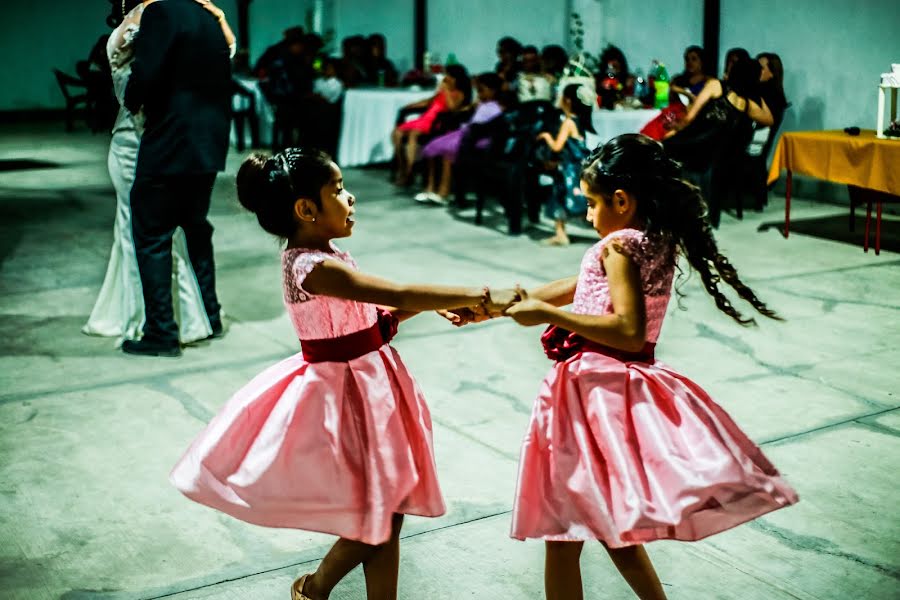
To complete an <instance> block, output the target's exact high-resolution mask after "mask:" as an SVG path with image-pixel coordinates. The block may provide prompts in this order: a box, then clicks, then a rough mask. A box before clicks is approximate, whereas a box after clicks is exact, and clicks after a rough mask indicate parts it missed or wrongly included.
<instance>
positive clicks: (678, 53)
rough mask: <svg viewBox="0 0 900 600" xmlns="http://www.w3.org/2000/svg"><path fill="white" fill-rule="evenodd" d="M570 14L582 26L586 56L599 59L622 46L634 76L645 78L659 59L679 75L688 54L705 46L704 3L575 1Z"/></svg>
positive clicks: (676, 0) (690, 0) (682, 0)
mask: <svg viewBox="0 0 900 600" xmlns="http://www.w3.org/2000/svg"><path fill="white" fill-rule="evenodd" d="M572 10H573V11H575V12H578V13H579V14H580V15H581V18H582V21H584V25H585V36H584V50H585V51H586V52H589V53H591V54H593V55H595V56H596V55H598V54H600V53H601V52H602V51H603V48H604V47H605V46H606V45H607V44H613V45H615V46H618V47H619V48H621V49H622V52H624V53H625V58H627V59H628V67H629V69H630V70H631V71H632V72H635V71H637V70H638V69H641V70H643V72H644V74H646V73H647V70H648V68H649V67H650V62H651V61H652V60H654V59H659V60H661V61H662V62H663V63H664V64H665V65H666V67H667V68H668V70H669V73H670V74H671V75H675V74H676V73H680V72H681V71H682V69H683V68H684V59H683V58H682V55H683V54H684V49H685V48H686V47H688V46H691V45H694V44H696V45H698V46H702V45H703V0H642V1H635V0H573V1H572ZM567 31H568V27H567Z"/></svg>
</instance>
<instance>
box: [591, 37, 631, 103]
mask: <svg viewBox="0 0 900 600" xmlns="http://www.w3.org/2000/svg"><path fill="white" fill-rule="evenodd" d="M600 69H601V73H600V75H603V74H604V73H603V69H606V70H607V71H608V72H612V73H614V74H615V76H616V80H617V81H618V82H619V83H620V84H622V93H623V94H624V95H626V96H628V95H630V94H631V93H633V92H634V76H633V75H632V74H631V73H630V72H629V71H628V60H627V59H626V58H625V53H624V52H622V50H621V49H620V48H618V47H617V46H613V45H612V44H610V45H608V46H607V47H606V48H604V49H603V53H602V54H600ZM597 89H598V90H599V89H600V87H599V86H598V87H597Z"/></svg>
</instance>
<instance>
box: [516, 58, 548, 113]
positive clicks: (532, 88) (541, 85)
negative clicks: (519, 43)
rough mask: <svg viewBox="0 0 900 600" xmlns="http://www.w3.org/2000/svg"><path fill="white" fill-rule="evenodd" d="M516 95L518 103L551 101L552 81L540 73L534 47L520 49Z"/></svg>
mask: <svg viewBox="0 0 900 600" xmlns="http://www.w3.org/2000/svg"><path fill="white" fill-rule="evenodd" d="M516 95H517V97H518V99H519V102H530V101H532V100H552V99H553V80H552V78H551V77H550V76H548V75H547V74H546V73H544V72H542V69H541V58H540V56H538V50H537V48H535V47H534V46H525V47H524V48H523V49H522V61H521V70H520V71H519V74H518V76H517V77H516Z"/></svg>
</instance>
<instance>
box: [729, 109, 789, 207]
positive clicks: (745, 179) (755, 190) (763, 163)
mask: <svg viewBox="0 0 900 600" xmlns="http://www.w3.org/2000/svg"><path fill="white" fill-rule="evenodd" d="M790 106H791V104H790V103H788V104H787V106H786V107H785V109H784V111H782V112H781V114H780V115H777V118H776V121H775V123H774V124H773V125H772V126H771V127H769V128H768V134H767V136H766V138H765V140H764V142H763V143H762V144H761V145H759V144H757V135H758V134H759V133H760V132H761V131H760V130H761V129H765V128H758V129H757V130H755V131H754V139H753V140H752V141H751V143H750V144H749V145H748V147H747V151H746V152H744V153H743V154H742V155H741V157H740V163H741V164H740V166H739V168H738V171H737V176H738V178H739V181H738V186H739V187H738V190H737V194H736V202H737V204H736V210H737V218H738V219H743V218H744V203H743V200H744V196H745V195H749V196H750V197H751V199H752V200H753V208H754V209H756V210H762V209H763V208H764V207H765V206H766V205H767V204H768V203H769V186H768V181H767V180H768V177H769V169H768V160H769V153H770V152H771V150H772V146H774V145H775V140H777V139H778V134H779V133H780V131H781V125H782V123H784V112H785V111H787V109H788V108H790Z"/></svg>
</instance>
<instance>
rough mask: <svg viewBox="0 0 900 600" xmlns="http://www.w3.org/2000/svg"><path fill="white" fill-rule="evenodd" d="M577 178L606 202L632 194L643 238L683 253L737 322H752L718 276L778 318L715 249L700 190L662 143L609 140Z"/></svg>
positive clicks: (637, 138)
mask: <svg viewBox="0 0 900 600" xmlns="http://www.w3.org/2000/svg"><path fill="white" fill-rule="evenodd" d="M581 179H582V180H584V182H585V183H586V184H587V186H588V188H589V189H590V190H591V191H592V192H594V193H596V194H598V195H600V196H601V197H602V198H604V201H605V202H611V201H612V194H613V193H614V192H615V190H617V189H622V190H626V191H628V192H630V193H631V194H633V195H634V196H635V197H636V198H637V200H638V202H637V207H636V216H637V218H638V219H639V221H640V222H641V223H643V228H644V231H645V233H646V234H647V236H648V237H649V238H652V239H655V240H659V241H661V242H662V243H663V245H664V246H668V247H669V248H670V249H671V250H672V251H673V252H675V251H677V252H679V253H681V254H683V255H684V256H685V258H686V259H687V261H688V263H689V264H690V266H691V267H692V268H693V269H694V270H695V271H697V272H698V273H699V274H700V279H701V280H702V281H703V287H704V288H706V291H707V292H708V293H709V295H710V296H712V297H713V300H714V301H715V303H716V306H717V307H718V309H719V310H721V311H722V312H724V313H725V314H726V315H728V316H729V317H731V318H732V319H734V320H735V321H737V322H738V323H740V324H741V325H750V324H755V323H756V321H755V320H754V319H753V318H745V317H744V316H743V315H742V314H741V313H740V312H738V310H737V309H736V308H735V307H734V306H733V305H732V304H731V301H729V300H728V298H727V297H726V296H725V294H723V293H722V291H721V290H720V289H719V282H721V281H723V280H724V281H725V283H727V284H728V285H730V286H731V287H732V288H734V290H735V291H736V292H737V294H738V295H739V296H740V297H741V298H743V299H744V300H746V301H747V302H749V303H750V304H751V305H752V306H753V308H754V309H756V311H757V312H759V313H760V314H762V315H764V316H766V317H769V318H771V319H777V320H781V317H779V316H778V315H777V314H776V313H775V312H774V311H773V310H772V309H770V308H769V307H767V306H766V305H765V304H764V303H763V302H762V301H761V300H760V299H759V298H757V297H756V294H755V293H754V292H753V290H751V289H750V288H749V287H747V286H746V285H745V284H744V283H743V282H742V281H741V280H740V278H739V277H738V274H737V271H736V270H735V268H734V267H733V266H732V265H731V263H730V262H729V261H728V259H727V258H726V257H725V256H724V255H723V254H722V253H721V252H719V248H718V246H717V244H716V239H715V237H713V232H712V227H711V226H710V224H709V220H708V219H707V211H706V202H705V201H704V200H703V197H702V196H701V194H700V190H699V189H698V188H697V187H696V186H694V185H692V184H690V183H689V182H687V181H685V180H684V179H683V178H682V172H681V165H680V164H679V163H677V162H675V161H674V160H672V159H670V158H668V157H667V156H666V154H665V151H664V150H663V147H662V144H660V143H659V142H656V141H654V140H652V139H650V138H648V137H646V136H643V135H640V134H625V135H620V136H618V137H616V138H613V139H612V140H610V141H609V142H607V143H606V144H605V145H603V146H599V147H597V148H596V149H595V150H594V151H593V152H591V154H590V156H588V158H587V159H586V160H585V161H584V164H583V169H582V172H581Z"/></svg>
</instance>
